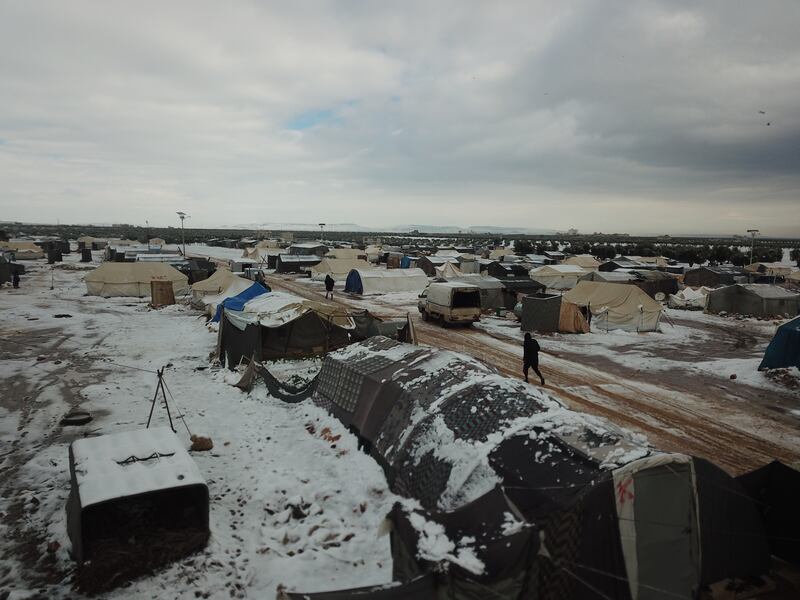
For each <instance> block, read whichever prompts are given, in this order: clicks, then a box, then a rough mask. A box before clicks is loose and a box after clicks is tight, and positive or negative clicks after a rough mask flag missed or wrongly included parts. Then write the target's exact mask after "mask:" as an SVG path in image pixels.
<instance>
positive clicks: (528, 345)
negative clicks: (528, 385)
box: [522, 333, 544, 385]
mask: <svg viewBox="0 0 800 600" xmlns="http://www.w3.org/2000/svg"><path fill="white" fill-rule="evenodd" d="M522 350H523V353H522V372H523V373H524V374H525V381H526V382H527V381H528V370H529V369H533V372H534V373H536V374H537V375H538V376H539V379H541V380H542V385H544V377H542V373H541V372H540V371H539V350H540V348H539V342H537V341H536V340H535V339H533V338H532V337H531V334H530V333H526V334H525V341H524V342H522Z"/></svg>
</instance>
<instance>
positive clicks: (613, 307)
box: [564, 281, 662, 332]
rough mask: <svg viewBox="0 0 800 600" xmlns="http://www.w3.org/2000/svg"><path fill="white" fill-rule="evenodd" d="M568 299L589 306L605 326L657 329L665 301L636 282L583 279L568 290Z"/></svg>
mask: <svg viewBox="0 0 800 600" xmlns="http://www.w3.org/2000/svg"><path fill="white" fill-rule="evenodd" d="M564 298H565V299H566V300H567V301H568V302H572V303H573V304H577V305H578V306H588V307H589V309H590V310H591V311H592V315H594V316H595V317H596V319H597V320H596V321H595V324H599V325H600V326H601V327H602V328H603V329H605V330H613V329H621V330H623V331H637V332H644V331H657V330H658V323H659V320H660V318H661V311H662V307H661V305H660V304H659V303H658V302H656V301H655V300H653V299H652V298H651V297H650V296H648V295H647V294H646V293H644V292H643V291H642V290H641V289H639V288H638V287H636V286H634V285H618V284H615V283H602V282H598V281H579V282H578V285H576V286H575V287H574V288H573V289H571V290H570V291H568V292H567V293H566V294H564Z"/></svg>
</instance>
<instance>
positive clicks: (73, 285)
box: [0, 255, 395, 599]
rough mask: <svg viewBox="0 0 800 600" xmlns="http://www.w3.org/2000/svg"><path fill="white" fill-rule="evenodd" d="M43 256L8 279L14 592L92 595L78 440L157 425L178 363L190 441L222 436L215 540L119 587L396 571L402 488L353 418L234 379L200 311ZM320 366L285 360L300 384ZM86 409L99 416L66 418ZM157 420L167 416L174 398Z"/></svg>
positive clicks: (2, 416) (185, 593)
mask: <svg viewBox="0 0 800 600" xmlns="http://www.w3.org/2000/svg"><path fill="white" fill-rule="evenodd" d="M76 258H77V257H75V256H74V255H71V256H70V258H69V259H68V261H69V262H70V263H71V262H73V261H74V260H76ZM28 267H29V270H30V271H31V273H30V274H28V275H25V276H24V277H23V279H22V285H21V288H20V290H10V289H9V288H3V289H1V290H0V311H2V315H3V317H2V321H1V322H0V338H1V339H2V343H0V378H2V381H3V391H4V398H3V400H2V402H0V444H1V445H0V473H2V477H1V478H0V481H2V483H0V488H2V494H0V513H2V515H3V518H2V521H1V522H0V556H1V557H2V558H1V559H0V595H2V590H8V591H9V592H10V596H8V598H11V599H16V598H27V597H30V596H32V595H34V594H36V593H37V592H38V593H39V594H40V595H42V596H43V597H52V598H67V597H69V598H75V597H80V594H77V593H76V592H75V591H74V590H73V589H72V587H71V578H72V570H73V568H74V563H73V562H72V561H71V559H70V557H69V547H70V542H69V538H68V537H67V533H66V520H65V519H66V516H65V510H64V507H65V503H66V499H67V496H68V493H69V467H68V445H69V442H70V441H71V440H73V439H75V438H77V437H80V436H82V435H85V434H92V435H94V434H104V433H110V432H116V431H124V430H133V429H137V428H141V427H144V424H145V423H146V420H147V415H148V412H149V409H150V403H151V400H152V397H153V392H154V390H155V385H156V375H155V373H154V371H155V369H157V368H160V367H163V366H165V365H166V371H165V381H166V383H167V385H168V388H169V391H170V392H171V394H172V396H173V397H174V401H173V400H171V401H170V408H171V409H172V411H173V415H176V414H180V415H183V419H182V420H176V422H175V426H176V429H177V432H178V436H179V437H180V439H181V440H183V442H185V443H186V445H187V447H188V446H189V433H188V431H187V427H188V429H190V430H191V431H192V432H196V433H203V434H207V435H209V436H210V437H211V438H212V440H213V442H214V448H213V450H211V451H210V452H198V453H194V454H193V457H194V459H195V461H196V463H197V465H198V466H199V468H200V471H201V472H202V474H203V475H204V477H205V479H206V481H207V483H208V486H209V489H210V496H211V531H212V536H211V540H210V542H209V544H208V547H207V548H206V550H205V551H204V552H202V553H199V554H197V555H194V556H192V557H189V558H187V559H185V560H182V561H180V562H178V563H175V564H173V565H171V566H169V567H167V568H166V569H165V570H164V571H162V572H159V573H157V574H155V575H153V576H152V577H146V578H143V579H140V580H137V581H135V582H134V583H133V584H132V585H130V586H129V587H123V588H120V589H117V590H115V591H114V592H111V593H109V594H107V595H106V596H104V597H113V598H153V597H170V598H187V599H188V598H196V597H204V598H230V597H232V596H236V597H245V596H247V597H258V598H266V597H272V596H273V595H274V593H275V589H276V587H277V586H278V585H285V586H287V587H288V588H290V589H298V590H301V591H323V590H334V589H341V588H347V587H354V586H362V585H370V584H381V583H386V582H389V581H390V580H391V573H392V563H391V556H390V551H389V542H388V536H383V537H381V536H379V529H380V525H381V523H382V521H383V519H384V517H385V515H386V513H387V512H388V511H389V509H390V508H391V504H392V503H393V501H394V499H395V497H394V496H393V495H392V494H391V493H390V492H389V491H388V488H387V484H386V480H385V477H384V475H383V472H382V470H381V469H380V467H379V466H378V465H377V464H376V463H375V462H374V461H373V460H372V459H371V458H369V457H368V456H366V455H364V454H363V453H361V452H359V451H358V450H357V443H356V440H355V438H354V437H352V436H351V435H350V434H348V432H347V431H346V430H345V429H344V427H343V426H342V425H341V424H340V422H339V421H338V420H336V419H334V418H332V417H330V416H329V415H328V414H327V413H326V412H325V411H323V410H321V409H319V408H316V407H314V406H313V405H312V404H311V403H301V404H298V405H289V404H285V403H283V402H280V401H279V400H276V399H273V398H271V397H269V396H267V392H266V390H265V388H264V387H263V386H256V387H255V388H254V390H253V391H252V392H251V393H245V392H242V391H240V390H239V389H237V388H235V387H232V386H231V385H230V383H229V382H230V381H232V380H234V379H236V378H235V377H231V376H230V375H229V373H228V372H225V371H222V370H215V369H213V368H209V361H208V357H209V353H210V352H211V350H212V349H213V347H214V344H215V340H216V337H215V335H214V334H213V333H212V332H211V331H209V330H208V329H207V328H206V327H205V325H204V324H203V320H202V318H199V314H198V313H197V312H196V311H193V310H191V309H190V308H188V307H187V306H183V305H175V306H171V307H167V308H165V309H162V310H152V309H150V308H148V307H147V305H146V303H145V302H144V301H141V300H137V299H130V298H115V299H103V298H99V297H88V296H84V295H83V294H84V293H85V286H84V284H83V283H82V281H81V277H82V273H81V272H80V271H77V270H69V269H65V268H56V269H52V271H51V269H50V267H47V266H45V265H42V264H41V263H36V264H33V263H28ZM37 271H38V272H37ZM51 272H52V280H53V284H54V289H53V290H52V291H51V290H50V283H51ZM59 314H61V315H64V314H68V315H70V316H68V317H56V315H59ZM318 368H319V361H302V362H298V363H295V364H292V362H291V361H287V362H281V363H276V364H274V365H270V370H271V371H272V372H273V373H275V374H276V376H278V377H280V378H282V379H285V380H287V381H296V378H300V379H305V378H308V377H309V376H313V373H314V372H315V371H316V370H317V369H318ZM75 406H81V408H82V409H84V410H89V411H91V412H92V414H93V416H94V420H93V421H92V422H91V423H89V424H88V425H86V426H83V427H78V428H62V427H60V426H59V420H60V419H61V417H62V416H63V415H64V414H65V413H67V412H68V411H69V409H70V408H72V407H75ZM153 419H154V423H155V424H156V425H164V424H167V414H166V411H165V410H164V409H163V407H161V406H158V405H157V406H156V409H155V413H154V417H153ZM184 423H185V425H184ZM48 545H49V547H50V549H51V550H54V551H52V552H48ZM3 597H4V598H6V596H3Z"/></svg>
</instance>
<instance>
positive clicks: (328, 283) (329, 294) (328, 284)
mask: <svg viewBox="0 0 800 600" xmlns="http://www.w3.org/2000/svg"><path fill="white" fill-rule="evenodd" d="M334 283H336V282H335V281H334V280H333V277H331V274H330V273H328V274H327V275H325V297H326V298H330V299H331V300H333V284H334Z"/></svg>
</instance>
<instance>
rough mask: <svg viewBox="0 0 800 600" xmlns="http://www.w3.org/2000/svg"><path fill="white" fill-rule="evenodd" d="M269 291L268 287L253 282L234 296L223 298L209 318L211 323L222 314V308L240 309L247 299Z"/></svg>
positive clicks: (217, 319) (216, 320) (215, 321)
mask: <svg viewBox="0 0 800 600" xmlns="http://www.w3.org/2000/svg"><path fill="white" fill-rule="evenodd" d="M269 291H271V290H270V289H269V288H268V287H266V286H263V285H261V284H260V283H253V285H251V286H250V287H249V288H247V289H246V290H245V291H243V292H240V293H238V294H236V295H235V296H231V297H230V298H225V300H223V301H222V302H220V303H219V304H218V305H217V312H216V313H214V318H213V319H211V322H212V323H217V322H218V321H219V319H220V317H221V316H222V309H223V308H230V309H231V310H242V309H243V308H244V305H245V304H247V302H248V301H249V300H252V299H253V298H255V297H256V296H260V295H261V294H266V293H267V292H269Z"/></svg>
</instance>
